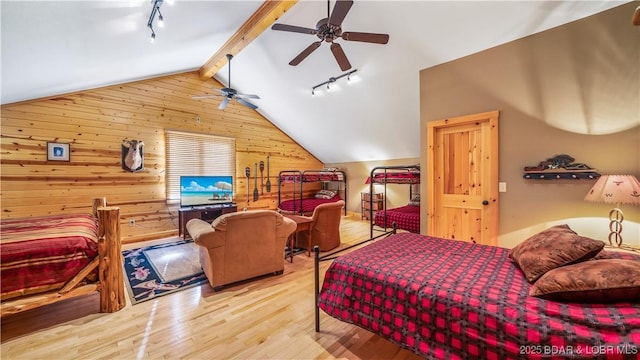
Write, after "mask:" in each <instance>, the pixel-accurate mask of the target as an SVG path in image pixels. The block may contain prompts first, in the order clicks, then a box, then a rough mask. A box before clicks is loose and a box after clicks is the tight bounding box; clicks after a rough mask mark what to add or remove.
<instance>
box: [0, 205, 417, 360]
mask: <svg viewBox="0 0 640 360" xmlns="http://www.w3.org/2000/svg"><path fill="white" fill-rule="evenodd" d="M341 232H342V242H343V246H346V245H347V244H350V243H354V242H356V241H359V240H361V239H365V238H368V237H369V223H368V222H363V221H360V220H359V216H358V220H354V219H349V218H346V217H345V218H343V220H342V225H341ZM148 244H150V243H149V242H147V243H145V245H148ZM135 247H138V245H137V244H129V245H126V246H125V249H129V248H135ZM327 265H328V264H327V263H323V264H321V271H322V272H323V273H324V270H325V269H326V266H327ZM313 278H314V276H313V260H312V258H308V257H307V256H306V255H304V254H303V255H297V256H295V258H294V262H293V264H291V263H289V262H286V263H285V270H284V274H283V275H281V276H271V277H265V278H261V279H258V280H255V281H251V282H246V283H241V284H238V285H235V286H232V287H228V288H226V289H224V290H222V291H220V292H217V293H214V292H213V291H212V290H211V288H210V286H209V285H208V284H205V285H203V286H199V287H195V288H191V289H187V290H184V291H181V292H178V293H175V294H170V295H167V296H164V297H161V298H158V299H156V300H150V301H147V302H143V303H140V304H137V305H135V306H132V305H131V303H130V302H129V299H127V302H128V303H127V306H126V307H125V308H124V309H123V310H121V311H119V312H117V313H113V314H101V313H98V312H97V311H98V301H99V296H98V294H92V295H89V296H85V297H82V298H78V299H71V300H67V301H64V302H60V303H57V304H52V305H49V306H46V307H43V308H40V309H34V310H31V311H27V312H24V313H21V314H16V315H12V316H8V317H6V318H3V319H2V320H1V321H2V323H1V329H2V334H1V335H2V337H1V343H0V357H1V358H2V359H47V360H53V359H419V357H418V356H417V355H415V354H413V353H411V352H409V351H407V350H402V349H400V348H399V347H398V346H396V345H394V344H392V343H390V342H388V341H387V340H384V339H382V338H380V337H378V336H376V335H373V334H372V333H370V332H368V331H365V330H362V329H360V328H357V327H355V326H353V325H349V324H346V323H343V322H340V321H338V320H335V319H333V318H331V317H329V316H327V315H326V314H324V313H323V312H321V315H320V319H321V325H320V326H321V332H319V333H316V332H315V330H314V305H313V304H314V296H313Z"/></svg>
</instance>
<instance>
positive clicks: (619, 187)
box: [584, 175, 640, 205]
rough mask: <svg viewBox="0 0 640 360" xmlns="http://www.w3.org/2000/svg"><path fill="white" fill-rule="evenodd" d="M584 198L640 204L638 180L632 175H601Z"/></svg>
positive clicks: (639, 183)
mask: <svg viewBox="0 0 640 360" xmlns="http://www.w3.org/2000/svg"><path fill="white" fill-rule="evenodd" d="M584 199H585V200H586V201H593V202H601V203H605V204H631V205H640V181H638V179H637V178H636V177H635V176H633V175H602V176H600V178H598V181H596V183H595V184H593V187H592V188H591V190H589V192H588V193H587V196H585V197H584Z"/></svg>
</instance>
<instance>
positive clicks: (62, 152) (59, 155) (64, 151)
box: [47, 142, 71, 161]
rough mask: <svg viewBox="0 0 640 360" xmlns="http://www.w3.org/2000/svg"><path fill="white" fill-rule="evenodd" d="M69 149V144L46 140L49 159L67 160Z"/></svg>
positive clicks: (68, 158)
mask: <svg viewBox="0 0 640 360" xmlns="http://www.w3.org/2000/svg"><path fill="white" fill-rule="evenodd" d="M70 152H71V149H70V147H69V144H65V143H56V142H48V143H47V160H49V161H69V160H70V157H69V156H70Z"/></svg>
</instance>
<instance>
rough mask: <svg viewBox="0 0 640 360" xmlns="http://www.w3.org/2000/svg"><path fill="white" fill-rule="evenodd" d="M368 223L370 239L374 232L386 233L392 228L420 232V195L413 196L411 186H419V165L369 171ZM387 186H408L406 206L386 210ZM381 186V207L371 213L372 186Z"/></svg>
mask: <svg viewBox="0 0 640 360" xmlns="http://www.w3.org/2000/svg"><path fill="white" fill-rule="evenodd" d="M367 182H368V183H369V194H370V196H369V201H370V203H369V221H370V224H371V225H370V234H369V236H370V237H373V232H374V230H381V231H387V230H389V229H391V228H393V227H394V224H395V228H396V229H402V230H406V231H409V232H414V233H419V232H420V194H419V193H418V194H414V191H413V190H414V189H413V187H414V186H413V185H416V184H420V165H406V166H404V165H401V166H377V167H374V168H373V169H372V170H371V174H370V176H369V179H367ZM387 184H404V185H409V202H408V203H407V205H404V206H400V207H396V208H391V209H389V208H387ZM375 185H382V186H384V190H383V194H384V196H383V198H384V201H383V207H382V210H379V211H376V212H375V215H374V213H373V209H374V206H373V201H374V196H373V195H372V194H373V193H374V186H375Z"/></svg>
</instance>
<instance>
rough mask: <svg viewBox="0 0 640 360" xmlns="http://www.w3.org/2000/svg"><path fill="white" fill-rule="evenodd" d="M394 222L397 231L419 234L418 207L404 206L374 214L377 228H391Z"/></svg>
mask: <svg viewBox="0 0 640 360" xmlns="http://www.w3.org/2000/svg"><path fill="white" fill-rule="evenodd" d="M385 219H386V221H385ZM394 222H395V224H396V228H397V229H402V230H407V231H410V232H413V233H419V232H420V206H416V205H406V206H401V207H398V208H393V209H387V210H380V211H377V212H376V214H375V217H374V223H375V224H376V225H377V226H379V227H382V228H392V227H393V223H394Z"/></svg>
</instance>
